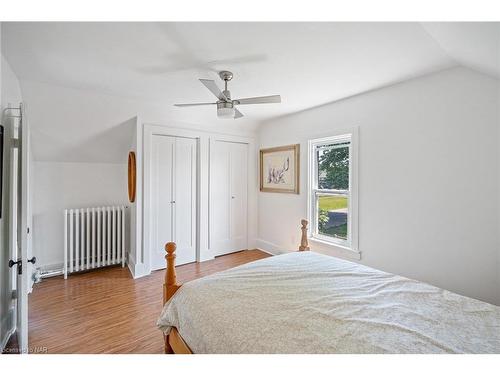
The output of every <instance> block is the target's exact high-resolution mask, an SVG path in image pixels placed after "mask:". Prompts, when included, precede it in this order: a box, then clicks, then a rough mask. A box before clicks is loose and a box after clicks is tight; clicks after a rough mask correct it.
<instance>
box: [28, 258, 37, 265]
mask: <svg viewBox="0 0 500 375" xmlns="http://www.w3.org/2000/svg"><path fill="white" fill-rule="evenodd" d="M28 263H31V264H35V263H36V257H33V258H31V259H28Z"/></svg>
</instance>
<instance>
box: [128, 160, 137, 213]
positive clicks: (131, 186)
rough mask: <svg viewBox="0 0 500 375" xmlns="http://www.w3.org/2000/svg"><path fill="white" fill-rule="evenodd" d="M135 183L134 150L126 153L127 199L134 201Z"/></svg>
mask: <svg viewBox="0 0 500 375" xmlns="http://www.w3.org/2000/svg"><path fill="white" fill-rule="evenodd" d="M135 184H136V166H135V152H134V151H130V152H129V153H128V200H129V201H130V202H131V203H133V202H135Z"/></svg>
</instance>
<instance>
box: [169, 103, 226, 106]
mask: <svg viewBox="0 0 500 375" xmlns="http://www.w3.org/2000/svg"><path fill="white" fill-rule="evenodd" d="M211 104H217V103H189V104H188V103H186V104H174V105H175V106H176V107H196V106H199V105H211Z"/></svg>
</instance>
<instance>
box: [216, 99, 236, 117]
mask: <svg viewBox="0 0 500 375" xmlns="http://www.w3.org/2000/svg"><path fill="white" fill-rule="evenodd" d="M234 113H235V111H234V106H233V103H227V102H219V103H217V117H219V118H222V119H227V118H234Z"/></svg>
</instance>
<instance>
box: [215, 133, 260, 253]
mask: <svg viewBox="0 0 500 375" xmlns="http://www.w3.org/2000/svg"><path fill="white" fill-rule="evenodd" d="M215 142H227V143H241V144H245V145H247V238H246V243H247V247H250V246H249V244H250V227H251V225H250V220H249V218H250V216H251V215H250V205H249V204H248V202H249V201H250V192H251V191H252V188H253V186H254V185H252V182H251V178H250V176H251V172H252V170H251V168H252V167H253V163H252V160H253V157H254V156H255V155H254V154H253V153H252V150H254V145H253V139H251V138H248V137H240V136H230V135H212V136H211V137H210V147H209V153H210V156H209V170H210V171H212V170H213V160H214V157H213V152H214V145H215ZM257 172H258V171H257ZM209 175H210V176H209V183H208V191H209V192H208V213H209V216H208V249H209V251H210V252H211V253H212V254H213V255H214V257H215V256H219V255H224V254H228V253H224V254H220V253H218V252H216V250H215V249H214V248H213V244H212V229H213V225H212V219H213V218H212V214H213V211H212V210H211V209H210V206H211V202H212V189H211V187H212V183H213V181H212V173H209ZM253 175H255V173H253ZM256 178H257V180H256V183H257V184H258V176H256Z"/></svg>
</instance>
